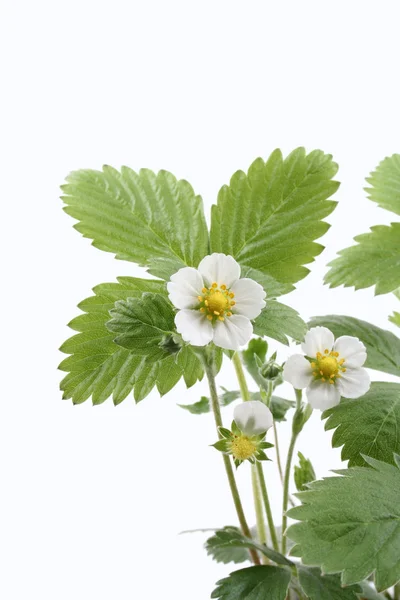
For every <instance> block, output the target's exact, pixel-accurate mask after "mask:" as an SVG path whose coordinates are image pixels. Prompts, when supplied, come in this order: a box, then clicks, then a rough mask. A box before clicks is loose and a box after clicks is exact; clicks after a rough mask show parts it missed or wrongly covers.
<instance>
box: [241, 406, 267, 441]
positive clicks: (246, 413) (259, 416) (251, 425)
mask: <svg viewBox="0 0 400 600" xmlns="http://www.w3.org/2000/svg"><path fill="white" fill-rule="evenodd" d="M233 418H234V420H235V423H236V425H237V426H238V427H239V429H240V430H241V431H242V432H243V433H244V434H245V435H247V436H249V437H253V436H256V435H260V434H261V433H264V432H266V431H267V430H268V429H269V428H270V427H272V425H273V417H272V413H271V411H270V410H269V408H268V406H266V405H265V404H264V403H263V402H260V401H259V400H252V401H249V402H243V403H242V404H238V405H237V406H236V407H235V410H234V413H233Z"/></svg>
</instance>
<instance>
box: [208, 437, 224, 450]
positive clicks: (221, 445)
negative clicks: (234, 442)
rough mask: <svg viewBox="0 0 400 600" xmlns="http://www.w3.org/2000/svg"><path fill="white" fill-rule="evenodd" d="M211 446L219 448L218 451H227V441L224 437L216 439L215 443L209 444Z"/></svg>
mask: <svg viewBox="0 0 400 600" xmlns="http://www.w3.org/2000/svg"><path fill="white" fill-rule="evenodd" d="M211 446H212V447H213V448H215V449H216V450H219V451H220V452H228V446H227V441H226V440H225V439H224V440H218V442H215V444H211Z"/></svg>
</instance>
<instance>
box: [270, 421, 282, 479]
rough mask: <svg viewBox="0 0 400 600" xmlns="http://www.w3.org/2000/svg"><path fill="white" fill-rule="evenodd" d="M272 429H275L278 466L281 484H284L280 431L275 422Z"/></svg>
mask: <svg viewBox="0 0 400 600" xmlns="http://www.w3.org/2000/svg"><path fill="white" fill-rule="evenodd" d="M272 427H273V430H274V442H275V453H276V464H277V465H278V471H279V477H280V478H281V482H282V483H283V469H282V461H281V453H280V450H279V439H278V429H277V427H276V423H275V421H274V424H273V426H272Z"/></svg>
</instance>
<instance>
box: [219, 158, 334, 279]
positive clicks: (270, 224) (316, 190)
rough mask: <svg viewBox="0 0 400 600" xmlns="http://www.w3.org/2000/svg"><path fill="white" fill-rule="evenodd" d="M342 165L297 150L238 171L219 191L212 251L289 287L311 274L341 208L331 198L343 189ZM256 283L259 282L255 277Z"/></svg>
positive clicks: (257, 161)
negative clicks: (339, 170)
mask: <svg viewBox="0 0 400 600" xmlns="http://www.w3.org/2000/svg"><path fill="white" fill-rule="evenodd" d="M336 172H337V165H336V163H334V162H333V161H332V157H331V156H330V155H328V154H324V153H323V152H321V151H320V150H315V151H313V152H311V153H310V154H308V155H307V154H306V152H305V150H304V148H297V149H296V150H294V151H293V152H292V153H291V154H290V155H289V156H288V157H287V158H286V159H283V157H282V153H281V152H280V150H275V151H274V152H273V153H272V154H271V156H270V157H269V159H268V160H267V162H265V161H264V160H263V159H261V158H258V159H257V160H255V161H254V162H253V164H252V165H251V166H250V168H249V170H248V173H247V174H246V173H244V172H243V171H237V172H236V173H235V174H234V175H233V176H232V178H231V181H230V184H229V186H227V185H225V186H223V187H222V189H221V190H220V192H219V195H218V200H217V204H216V205H214V206H213V207H212V213H211V234H210V241H211V251H212V252H224V253H226V254H230V255H232V256H233V257H234V258H235V259H236V260H237V261H238V262H239V263H240V264H241V265H242V267H250V268H252V269H256V270H257V271H259V272H261V273H263V274H266V275H270V276H272V277H273V278H275V279H277V280H278V281H280V282H282V283H286V284H294V283H296V282H297V281H299V280H300V279H303V277H305V276H306V275H307V273H308V272H309V270H308V269H307V268H306V267H304V265H305V264H308V263H310V262H312V261H313V260H314V257H315V256H317V255H318V254H320V252H321V251H322V250H323V246H321V245H320V244H317V243H316V242H315V241H314V240H316V239H317V238H319V237H321V236H322V235H324V233H326V231H327V230H328V228H329V225H328V224H327V223H326V222H324V221H323V220H322V219H324V218H325V217H327V216H328V215H329V214H330V213H331V212H332V211H333V209H334V208H335V206H336V203H335V202H332V201H329V200H328V198H329V197H330V196H332V194H334V192H335V191H336V190H337V188H338V186H339V184H338V183H337V182H336V181H332V177H333V176H334V175H335V174H336ZM254 278H255V279H256V277H254Z"/></svg>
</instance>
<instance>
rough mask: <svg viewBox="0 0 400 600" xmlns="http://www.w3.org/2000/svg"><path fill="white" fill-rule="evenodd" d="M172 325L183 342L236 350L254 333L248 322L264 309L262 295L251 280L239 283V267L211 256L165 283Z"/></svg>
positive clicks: (219, 256)
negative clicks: (170, 304) (166, 284)
mask: <svg viewBox="0 0 400 600" xmlns="http://www.w3.org/2000/svg"><path fill="white" fill-rule="evenodd" d="M167 288H168V294H169V299H170V300H171V302H172V304H173V305H174V306H175V307H176V308H178V309H179V310H178V312H177V314H176V316H175V324H176V328H177V330H178V332H179V333H180V334H181V336H182V338H183V339H184V340H185V342H189V343H190V344H192V345H193V346H205V345H207V344H208V343H209V342H211V341H212V342H214V344H215V345H216V346H220V347H221V348H225V349H226V350H238V349H239V348H240V346H243V345H244V344H247V342H248V341H249V340H250V338H251V336H252V333H253V326H252V324H251V320H252V319H255V318H256V317H258V315H259V314H260V312H261V310H262V309H263V308H264V306H265V300H264V298H265V295H266V294H265V292H264V289H263V288H262V286H261V285H260V284H258V283H257V282H256V281H253V279H249V278H243V279H240V265H239V264H238V263H237V262H236V261H235V259H234V258H233V257H232V256H227V255H226V254H218V253H214V254H211V255H209V256H206V257H205V258H203V260H202V261H201V262H200V264H199V266H198V269H195V268H193V267H184V268H183V269H180V270H179V271H178V272H177V273H175V274H174V275H172V277H171V280H170V282H169V283H168V286H167Z"/></svg>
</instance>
